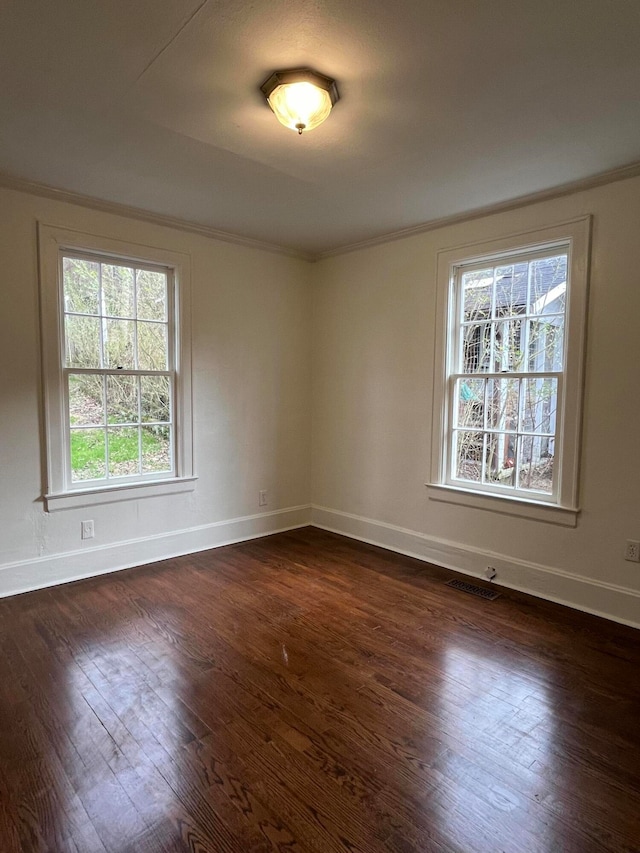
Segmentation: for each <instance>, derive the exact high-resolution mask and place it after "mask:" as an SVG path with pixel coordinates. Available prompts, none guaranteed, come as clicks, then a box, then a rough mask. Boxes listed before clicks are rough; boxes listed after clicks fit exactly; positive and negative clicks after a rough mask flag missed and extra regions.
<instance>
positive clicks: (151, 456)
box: [142, 426, 172, 474]
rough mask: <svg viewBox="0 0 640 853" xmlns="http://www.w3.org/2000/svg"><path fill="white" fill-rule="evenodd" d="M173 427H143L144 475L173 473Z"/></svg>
mask: <svg viewBox="0 0 640 853" xmlns="http://www.w3.org/2000/svg"><path fill="white" fill-rule="evenodd" d="M171 467H172V466H171V427H168V426H166V427H161V426H143V427H142V473H143V474H148V473H151V472H152V471H157V472H158V473H160V472H166V471H171Z"/></svg>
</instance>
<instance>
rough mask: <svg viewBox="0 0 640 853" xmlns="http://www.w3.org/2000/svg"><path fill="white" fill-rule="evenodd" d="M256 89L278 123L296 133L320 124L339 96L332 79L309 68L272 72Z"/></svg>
mask: <svg viewBox="0 0 640 853" xmlns="http://www.w3.org/2000/svg"><path fill="white" fill-rule="evenodd" d="M260 89H261V90H262V92H263V94H264V96H265V98H266V99H267V103H268V104H269V106H270V107H271V109H272V110H273V112H274V113H275V116H276V118H277V119H278V121H279V122H280V124H283V125H284V126H285V127H290V128H291V130H297V131H298V133H299V134H302V133H303V132H306V131H308V130H313V128H314V127H318V125H319V124H322V122H323V121H324V120H325V119H326V118H327V116H328V115H329V113H330V112H331V108H332V107H333V105H334V104H335V103H336V102H337V100H338V98H339V97H340V95H339V94H338V87H337V86H336V81H335V80H332V79H331V77H325V75H324V74H319V73H318V72H317V71H312V70H311V68H292V69H290V70H288V71H274V72H273V74H272V75H271V76H270V77H269V79H268V80H265V82H264V83H263V84H262V86H260Z"/></svg>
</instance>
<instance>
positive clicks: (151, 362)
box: [138, 322, 167, 370]
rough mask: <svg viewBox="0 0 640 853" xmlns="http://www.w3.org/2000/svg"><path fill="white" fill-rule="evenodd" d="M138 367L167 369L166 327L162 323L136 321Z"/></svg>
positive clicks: (142, 368) (141, 368) (143, 368)
mask: <svg viewBox="0 0 640 853" xmlns="http://www.w3.org/2000/svg"><path fill="white" fill-rule="evenodd" d="M138 367H139V369H140V370H166V369H167V327H166V325H165V324H164V323H142V322H139V323H138Z"/></svg>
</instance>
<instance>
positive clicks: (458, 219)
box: [314, 162, 640, 261]
mask: <svg viewBox="0 0 640 853" xmlns="http://www.w3.org/2000/svg"><path fill="white" fill-rule="evenodd" d="M639 175H640V162H636V163H630V164H629V165H628V166H621V167H620V168H618V169H610V170H609V171H607V172H599V173H598V174H597V175H591V176H590V177H588V178H581V179H580V180H578V181H571V182H570V183H568V184H561V185H560V186H557V187H552V188H551V189H548V190H540V191H539V192H535V193H529V194H528V195H522V196H518V197H517V198H513V199H508V200H507V201H500V202H496V204H489V205H486V206H485V207H477V208H475V209H474V210H469V211H466V212H464V213H454V214H452V215H451V216H443V217H442V218H440V219H430V220H429V221H428V222H423V223H421V224H420V225H410V226H409V227H408V228H401V229H399V230H398V231H390V232H386V233H385V234H379V235H378V236H377V237H371V238H369V239H366V240H360V241H358V242H357V243H349V244H347V245H345V246H338V247H336V248H335V249H327V250H326V251H324V252H318V253H317V254H316V255H315V257H314V260H317V261H321V260H324V259H325V258H332V257H335V256H336V255H345V254H347V253H348V252H357V251H359V250H360V249H369V248H371V247H373V246H381V245H383V244H384V243H391V242H393V241H395V240H404V239H405V238H406V237H413V236H415V235H417V234H425V233H426V232H428V231H435V230H437V229H438V228H444V227H446V226H448V225H459V224H460V223H462V222H470V221H472V220H473V219H481V218H482V217H483V216H491V215H492V214H495V213H506V212H508V211H510V210H515V209H516V208H520V207H527V206H528V205H531V204H538V203H539V202H543V201H551V200H552V199H556V198H562V197H563V196H567V195H574V194H575V193H579V192H583V191H584V190H590V189H594V188H595V187H601V186H604V185H605V184H613V183H615V182H616V181H624V180H627V179H628V178H636V177H638V176H639Z"/></svg>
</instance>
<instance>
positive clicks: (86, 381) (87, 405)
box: [69, 373, 104, 426]
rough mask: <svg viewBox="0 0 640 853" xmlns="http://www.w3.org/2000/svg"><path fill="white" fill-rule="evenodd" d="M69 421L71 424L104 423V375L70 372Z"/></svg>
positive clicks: (88, 424) (90, 424)
mask: <svg viewBox="0 0 640 853" xmlns="http://www.w3.org/2000/svg"><path fill="white" fill-rule="evenodd" d="M69 423H70V424H71V426H93V425H98V424H103V423H104V401H103V382H102V376H94V375H88V374H80V375H76V374H73V373H71V374H69Z"/></svg>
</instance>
